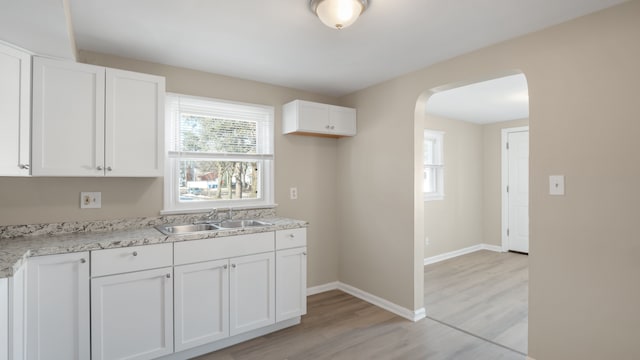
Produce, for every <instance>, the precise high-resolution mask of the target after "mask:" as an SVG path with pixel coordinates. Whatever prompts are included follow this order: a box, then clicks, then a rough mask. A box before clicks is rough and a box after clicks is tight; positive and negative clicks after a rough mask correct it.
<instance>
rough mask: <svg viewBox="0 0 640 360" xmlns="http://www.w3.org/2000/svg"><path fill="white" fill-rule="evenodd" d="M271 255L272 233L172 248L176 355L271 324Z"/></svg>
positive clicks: (188, 243) (185, 244) (273, 305)
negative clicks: (178, 352)
mask: <svg viewBox="0 0 640 360" xmlns="http://www.w3.org/2000/svg"><path fill="white" fill-rule="evenodd" d="M274 250H275V245H274V233H273V232H266V233H258V234H248V235H238V236H229V237H223V238H216V239H203V240H194V241H184V242H180V243H176V244H175V247H174V261H175V264H176V266H175V285H174V286H175V319H176V331H175V350H176V352H177V351H182V350H186V349H190V348H193V347H196V346H199V345H204V344H208V343H212V342H215V341H218V340H222V339H225V338H228V337H230V336H234V335H238V334H242V333H245V332H248V331H251V330H255V329H259V328H262V327H265V326H268V325H272V324H274V323H275V255H274ZM256 252H258V253H257V254H256ZM221 256H222V257H224V258H223V259H217V260H212V259H215V258H216V257H221ZM207 260H209V261H207ZM192 262H194V263H192Z"/></svg>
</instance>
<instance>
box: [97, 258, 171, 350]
mask: <svg viewBox="0 0 640 360" xmlns="http://www.w3.org/2000/svg"><path fill="white" fill-rule="evenodd" d="M172 273H173V271H172V268H171V267H166V268H161V269H155V270H146V271H138V272H133V273H127V274H120V275H111V276H104V277H99V278H93V279H92V280H91V355H92V356H91V359H92V360H106V359H128V360H133V359H136V360H142V359H154V358H156V357H159V356H163V355H167V354H171V353H172V352H173V279H172Z"/></svg>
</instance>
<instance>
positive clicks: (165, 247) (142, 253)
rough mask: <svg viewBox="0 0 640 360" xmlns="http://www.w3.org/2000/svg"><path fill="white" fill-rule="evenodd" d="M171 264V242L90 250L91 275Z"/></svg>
mask: <svg viewBox="0 0 640 360" xmlns="http://www.w3.org/2000/svg"><path fill="white" fill-rule="evenodd" d="M172 264H173V251H172V246H171V244H158V245H143V246H132V247H125V248H118V249H107V250H98V251H92V252H91V276H93V277H95V276H104V275H111V274H118V273H125V272H131V271H139V270H146V269H155V268H159V267H164V266H171V265H172Z"/></svg>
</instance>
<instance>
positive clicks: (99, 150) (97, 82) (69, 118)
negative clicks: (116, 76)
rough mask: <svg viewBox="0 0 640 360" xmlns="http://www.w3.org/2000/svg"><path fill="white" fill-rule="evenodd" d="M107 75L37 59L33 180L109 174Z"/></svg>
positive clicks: (89, 68) (90, 67)
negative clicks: (106, 159) (106, 161)
mask: <svg viewBox="0 0 640 360" xmlns="http://www.w3.org/2000/svg"><path fill="white" fill-rule="evenodd" d="M104 74H105V69H104V68H103V67H99V66H93V65H86V64H77V63H73V62H67V61H58V60H50V59H45V58H39V57H34V59H33V123H32V125H33V137H32V159H33V164H32V170H31V173H32V175H34V176H99V175H103V174H104V170H103V167H104Z"/></svg>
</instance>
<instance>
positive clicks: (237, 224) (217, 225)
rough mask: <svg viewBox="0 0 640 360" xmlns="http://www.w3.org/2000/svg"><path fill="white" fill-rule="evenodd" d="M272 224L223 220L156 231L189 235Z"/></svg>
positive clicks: (269, 224)
mask: <svg viewBox="0 0 640 360" xmlns="http://www.w3.org/2000/svg"><path fill="white" fill-rule="evenodd" d="M271 225H273V224H272V223H269V222H266V221H262V220H252V219H248V220H247V219H245V220H223V221H216V222H207V223H197V224H182V225H159V226H156V229H158V231H160V232H161V233H163V234H165V235H177V234H189V233H197V232H202V231H214V230H228V229H242V228H254V227H260V226H271Z"/></svg>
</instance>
